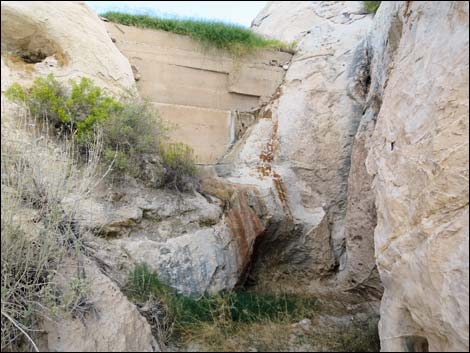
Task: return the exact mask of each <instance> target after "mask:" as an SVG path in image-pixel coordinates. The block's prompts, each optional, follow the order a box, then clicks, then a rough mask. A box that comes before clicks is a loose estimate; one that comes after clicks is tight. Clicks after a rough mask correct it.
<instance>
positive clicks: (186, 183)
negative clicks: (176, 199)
mask: <svg viewBox="0 0 470 353" xmlns="http://www.w3.org/2000/svg"><path fill="white" fill-rule="evenodd" d="M161 157H162V164H163V167H164V168H165V180H164V183H165V185H167V186H168V187H170V188H173V189H175V190H179V191H189V190H191V189H193V188H194V187H195V186H197V178H196V172H197V168H196V165H195V163H194V151H193V149H192V148H191V147H189V146H188V145H185V144H183V143H171V144H167V145H162V146H161Z"/></svg>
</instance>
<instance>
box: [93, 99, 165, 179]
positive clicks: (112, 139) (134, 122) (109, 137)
mask: <svg viewBox="0 0 470 353" xmlns="http://www.w3.org/2000/svg"><path fill="white" fill-rule="evenodd" d="M120 104H121V107H120V108H119V109H115V110H113V112H112V113H111V116H110V117H109V119H104V120H102V122H101V123H100V127H101V128H102V130H103V157H104V160H105V161H106V162H111V161H112V160H114V170H116V171H117V172H119V173H121V174H129V175H132V176H134V177H141V176H142V175H141V172H142V167H141V163H142V157H143V156H145V155H152V154H153V155H157V154H159V153H160V145H161V144H162V143H163V141H164V140H165V138H166V131H167V128H166V127H165V125H164V124H163V123H162V121H161V119H160V117H159V115H158V112H157V111H156V109H155V108H154V107H153V106H152V104H151V103H150V102H149V101H147V100H140V99H139V98H138V97H136V96H135V95H133V94H128V95H126V96H125V97H122V98H121V100H120ZM155 167H156V168H159V167H161V166H160V165H156V166H155Z"/></svg>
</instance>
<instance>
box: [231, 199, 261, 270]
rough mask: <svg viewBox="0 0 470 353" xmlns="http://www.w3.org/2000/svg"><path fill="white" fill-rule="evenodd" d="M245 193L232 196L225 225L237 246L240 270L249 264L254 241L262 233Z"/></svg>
mask: <svg viewBox="0 0 470 353" xmlns="http://www.w3.org/2000/svg"><path fill="white" fill-rule="evenodd" d="M246 192H247V191H245V190H238V191H237V192H236V193H235V194H234V196H233V198H232V202H231V204H232V208H231V209H230V211H229V212H228V213H227V224H228V226H229V228H230V229H231V230H232V234H233V237H234V239H235V241H236V242H237V244H238V248H239V254H240V260H241V261H242V264H241V268H246V267H247V266H248V264H249V263H250V261H251V255H252V252H253V246H254V244H255V240H256V238H257V237H258V236H260V235H261V234H263V232H264V226H263V224H262V223H261V221H260V219H259V218H258V216H257V215H256V213H255V212H254V211H253V210H252V209H251V208H250V206H249V205H248V201H247V195H246Z"/></svg>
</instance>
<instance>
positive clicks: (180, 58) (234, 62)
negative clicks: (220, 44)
mask: <svg viewBox="0 0 470 353" xmlns="http://www.w3.org/2000/svg"><path fill="white" fill-rule="evenodd" d="M106 27H107V30H108V32H109V33H110V35H111V37H112V38H113V40H114V41H115V43H116V45H117V47H118V48H119V49H120V50H121V52H122V53H123V54H124V55H125V56H126V57H127V58H128V59H129V61H130V63H131V65H132V66H133V70H134V74H135V76H136V78H137V79H138V80H137V87H138V89H139V92H140V94H141V95H142V96H143V97H147V98H149V99H150V100H151V101H152V102H154V103H155V104H156V106H157V107H158V108H159V110H160V113H161V115H162V117H163V118H164V119H166V120H169V121H170V122H172V123H174V124H175V125H176V126H177V128H176V129H175V130H174V131H173V132H172V135H173V138H174V139H175V140H177V141H181V142H185V143H187V144H189V145H190V146H192V147H193V148H194V150H195V153H196V155H197V157H198V162H199V163H201V164H212V163H214V162H216V161H217V159H219V158H220V157H221V156H222V155H223V154H224V153H225V151H226V150H227V148H228V147H229V146H230V144H231V143H232V142H233V140H234V139H235V136H236V133H235V126H236V121H234V119H236V117H237V116H238V115H237V114H231V112H232V111H249V110H252V109H254V108H256V107H257V106H259V104H260V103H261V102H262V101H264V100H267V99H268V98H269V97H270V96H271V95H272V94H273V93H274V92H275V90H276V88H277V87H278V86H279V85H280V83H281V82H282V80H283V78H284V72H285V70H284V69H283V68H282V66H283V65H285V64H287V63H288V62H289V61H290V58H291V55H290V54H288V53H283V52H278V51H271V50H262V51H257V52H256V53H254V54H250V55H246V56H244V57H242V58H233V57H232V56H231V55H230V54H228V53H226V52H224V51H220V50H217V49H213V48H205V47H203V46H201V45H200V44H199V43H198V42H197V41H194V40H192V39H191V38H189V37H187V36H181V35H177V34H173V33H168V32H163V31H156V30H150V29H141V28H136V27H129V26H124V25H118V24H115V23H111V22H107V23H106Z"/></svg>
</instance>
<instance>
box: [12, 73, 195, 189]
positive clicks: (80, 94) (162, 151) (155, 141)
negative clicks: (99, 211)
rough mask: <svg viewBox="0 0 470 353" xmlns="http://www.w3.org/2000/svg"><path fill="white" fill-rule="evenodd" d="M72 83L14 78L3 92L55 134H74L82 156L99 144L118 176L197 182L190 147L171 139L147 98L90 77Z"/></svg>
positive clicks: (183, 184)
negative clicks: (109, 88)
mask: <svg viewBox="0 0 470 353" xmlns="http://www.w3.org/2000/svg"><path fill="white" fill-rule="evenodd" d="M70 86H71V88H70V89H69V88H67V87H66V86H65V85H63V84H62V83H60V82H59V81H57V80H56V79H55V78H54V76H53V75H49V76H47V77H38V78H36V79H35V80H34V82H33V84H32V86H31V87H30V88H25V87H23V86H21V85H19V84H18V83H14V84H13V85H11V86H10V87H9V88H8V89H7V90H6V92H5V96H6V97H7V98H9V99H10V100H12V101H14V102H16V103H18V104H20V105H22V106H24V107H25V108H26V109H27V110H28V111H29V114H30V115H31V116H32V117H33V118H36V119H39V120H40V121H46V122H47V123H49V124H48V125H49V126H52V127H53V129H54V130H55V132H56V134H57V136H59V137H67V138H73V140H74V142H75V144H76V146H77V147H78V151H79V154H80V155H81V156H82V159H84V160H86V159H88V158H89V155H90V148H97V147H98V148H99V149H100V150H101V151H102V153H101V155H100V158H101V159H102V160H103V161H104V162H105V163H107V164H108V165H111V168H112V170H113V172H114V175H116V176H124V175H130V176H132V177H135V178H141V179H143V180H146V181H150V182H151V184H152V185H153V186H155V187H159V186H163V185H165V186H168V187H169V188H173V189H177V190H180V191H186V190H188V189H191V188H192V187H195V186H196V185H197V179H196V171H197V169H196V165H195V159H194V155H193V151H192V149H191V148H190V147H189V146H187V145H185V144H181V143H178V144H174V143H169V138H168V136H167V132H168V127H167V126H166V124H165V123H163V122H162V120H161V119H160V117H159V114H158V111H156V109H155V108H154V107H153V105H152V104H151V103H150V102H149V101H146V100H142V99H140V98H139V97H138V96H137V95H136V94H135V93H132V92H127V93H126V94H123V95H122V96H120V97H118V98H116V97H114V96H112V95H110V94H108V93H106V92H105V91H104V90H102V89H101V88H100V87H98V86H96V85H95V84H94V83H93V81H92V80H90V79H88V78H81V80H80V81H79V82H76V81H73V80H70ZM97 140H98V142H97ZM97 145H98V146H97Z"/></svg>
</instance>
